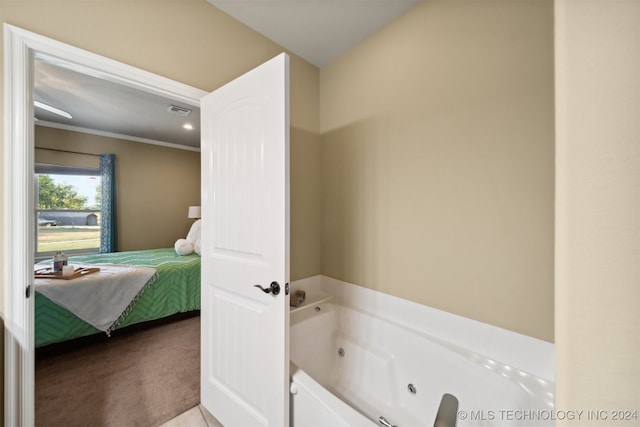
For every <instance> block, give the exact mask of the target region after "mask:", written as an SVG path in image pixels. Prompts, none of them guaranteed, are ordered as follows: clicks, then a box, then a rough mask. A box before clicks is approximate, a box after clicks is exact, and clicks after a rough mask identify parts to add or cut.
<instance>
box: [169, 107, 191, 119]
mask: <svg viewBox="0 0 640 427" xmlns="http://www.w3.org/2000/svg"><path fill="white" fill-rule="evenodd" d="M169 112H170V113H173V114H178V115H179V116H184V117H187V116H188V115H189V113H190V112H191V110H189V109H188V108H184V107H178V106H177V105H170V106H169Z"/></svg>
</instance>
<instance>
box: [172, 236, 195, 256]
mask: <svg viewBox="0 0 640 427" xmlns="http://www.w3.org/2000/svg"><path fill="white" fill-rule="evenodd" d="M173 247H174V248H175V249H176V253H177V254H178V255H190V254H192V253H193V245H192V244H191V242H189V241H187V240H186V239H178V240H176V243H175V244H174V245H173Z"/></svg>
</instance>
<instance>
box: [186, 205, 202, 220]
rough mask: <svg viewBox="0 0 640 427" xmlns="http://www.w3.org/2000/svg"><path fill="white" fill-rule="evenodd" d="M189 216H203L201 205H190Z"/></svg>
mask: <svg viewBox="0 0 640 427" xmlns="http://www.w3.org/2000/svg"><path fill="white" fill-rule="evenodd" d="M187 216H188V217H189V218H201V216H200V206H189V214H188V215H187Z"/></svg>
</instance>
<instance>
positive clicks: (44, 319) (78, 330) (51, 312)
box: [35, 248, 200, 347]
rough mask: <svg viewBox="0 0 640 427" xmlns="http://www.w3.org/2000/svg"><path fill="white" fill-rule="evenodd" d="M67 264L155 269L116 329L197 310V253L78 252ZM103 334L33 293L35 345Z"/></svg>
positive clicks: (198, 274) (198, 282)
mask: <svg viewBox="0 0 640 427" xmlns="http://www.w3.org/2000/svg"><path fill="white" fill-rule="evenodd" d="M69 264H84V265H95V266H97V267H99V266H100V265H101V264H103V265H104V264H120V265H136V266H143V267H151V268H154V269H156V271H157V276H156V278H155V281H154V282H153V283H152V284H151V285H149V286H148V287H147V288H146V289H145V290H144V291H143V292H142V293H141V294H140V295H139V297H138V298H137V300H136V301H135V303H133V304H132V305H131V306H130V307H129V311H128V313H126V314H125V315H124V317H122V319H121V320H120V321H119V322H118V324H117V326H116V327H115V329H121V328H124V327H126V326H130V325H133V324H136V323H141V322H146V321H149V320H156V319H160V318H163V317H167V316H171V315H174V314H177V313H186V312H191V311H195V310H200V256H199V255H198V254H196V253H191V254H188V255H178V254H177V253H176V249H175V248H162V249H149V250H141V251H129V252H113V253H105V254H93V255H81V256H74V257H69ZM97 333H102V334H104V332H101V331H100V330H98V329H96V328H95V327H93V326H91V325H90V324H88V323H86V322H84V321H83V320H81V319H79V318H78V317H76V316H75V315H74V314H72V313H70V312H69V311H67V310H66V309H64V308H62V307H61V306H59V305H58V304H56V303H54V302H52V301H51V300H49V299H48V298H47V297H46V296H44V295H42V294H41V293H39V292H38V287H37V286H36V292H35V346H36V347H43V346H46V345H49V344H53V343H59V342H63V341H67V340H70V339H74V338H79V337H83V336H87V335H92V334H97Z"/></svg>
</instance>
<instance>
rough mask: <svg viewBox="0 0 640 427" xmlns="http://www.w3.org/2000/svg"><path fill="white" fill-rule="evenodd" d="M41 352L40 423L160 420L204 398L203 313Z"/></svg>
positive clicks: (152, 426)
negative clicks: (201, 371) (96, 340)
mask: <svg viewBox="0 0 640 427" xmlns="http://www.w3.org/2000/svg"><path fill="white" fill-rule="evenodd" d="M102 341H103V342H99V343H93V344H91V345H82V346H79V347H78V348H75V349H67V350H62V351H56V353H57V354H46V353H45V354H44V355H42V354H38V356H37V357H36V381H35V386H36V393H35V401H36V405H35V407H36V408H35V409H36V413H35V420H36V426H43V427H44V426H46V427H57V426H60V427H62V426H64V427H76V426H78V427H79V426H91V427H98V426H109V427H110V426H114V427H115V426H118V427H123V426H141V427H146V426H148V427H156V426H159V425H161V424H162V423H164V422H166V421H169V420H170V419H172V418H174V417H175V416H177V415H179V414H181V413H183V412H185V411H187V410H188V409H190V408H192V407H194V406H196V405H198V403H199V402H200V317H199V316H197V317H191V318H188V319H184V320H179V321H174V322H171V323H164V324H160V325H155V326H153V327H149V328H146V329H142V330H134V331H132V332H124V333H121V334H118V335H117V336H113V337H112V338H110V339H108V340H102Z"/></svg>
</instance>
